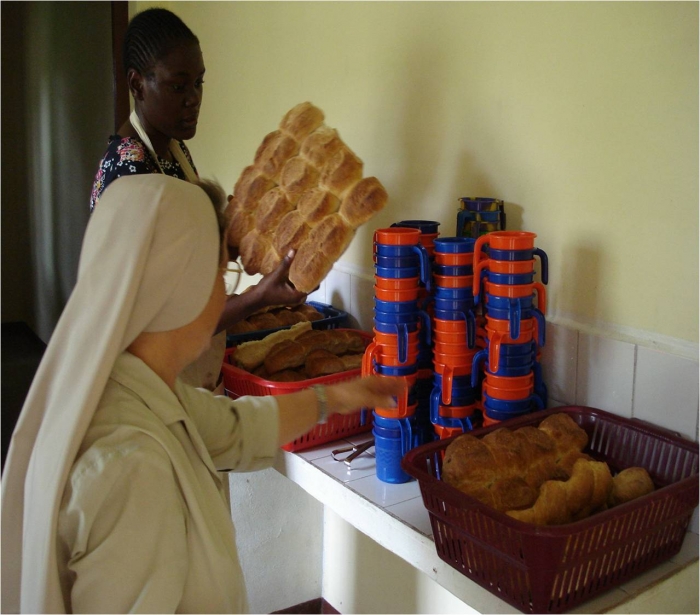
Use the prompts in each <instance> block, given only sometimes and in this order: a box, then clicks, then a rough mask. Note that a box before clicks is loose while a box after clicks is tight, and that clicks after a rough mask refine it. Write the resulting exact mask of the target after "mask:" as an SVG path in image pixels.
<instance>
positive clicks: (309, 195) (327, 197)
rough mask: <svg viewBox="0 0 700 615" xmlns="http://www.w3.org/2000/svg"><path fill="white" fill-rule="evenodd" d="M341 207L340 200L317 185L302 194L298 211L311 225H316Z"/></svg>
mask: <svg viewBox="0 0 700 615" xmlns="http://www.w3.org/2000/svg"><path fill="white" fill-rule="evenodd" d="M339 207H340V200H339V199H338V197H336V196H335V195H333V194H331V193H330V192H328V191H327V190H324V189H323V188H319V187H315V188H311V190H307V191H306V192H304V194H302V195H301V198H300V199H299V202H298V203H297V211H298V212H299V215H300V216H301V217H302V218H303V219H304V221H305V222H306V224H308V225H309V226H315V225H316V224H318V223H319V222H320V221H321V220H323V219H324V218H325V217H326V216H329V215H330V214H334V213H335V212H337V211H338V208H339Z"/></svg>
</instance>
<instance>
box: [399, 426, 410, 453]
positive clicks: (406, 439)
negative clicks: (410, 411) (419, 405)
mask: <svg viewBox="0 0 700 615" xmlns="http://www.w3.org/2000/svg"><path fill="white" fill-rule="evenodd" d="M399 425H400V426H401V450H402V451H403V455H406V453H408V451H410V450H411V448H413V432H412V429H411V419H409V418H402V419H399Z"/></svg>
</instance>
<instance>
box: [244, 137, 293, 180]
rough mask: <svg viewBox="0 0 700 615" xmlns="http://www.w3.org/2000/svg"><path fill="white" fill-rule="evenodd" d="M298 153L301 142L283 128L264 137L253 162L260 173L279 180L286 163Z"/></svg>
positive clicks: (270, 178)
mask: <svg viewBox="0 0 700 615" xmlns="http://www.w3.org/2000/svg"><path fill="white" fill-rule="evenodd" d="M298 153H299V143H297V142H296V141H295V140H294V139H292V138H291V137H290V136H289V135H286V134H284V133H283V132H282V131H281V130H275V131H274V132H271V133H269V134H268V135H267V136H266V137H265V138H264V139H263V142H262V143H261V144H260V147H258V150H257V151H256V152H255V157H254V162H253V164H254V166H255V168H256V169H257V170H258V172H259V173H261V174H262V175H264V176H265V177H266V178H268V179H269V180H271V181H273V182H277V181H278V180H279V176H280V173H281V172H282V167H284V164H285V163H286V162H287V160H289V159H290V158H292V157H293V156H296V155H297V154H298ZM273 185H274V184H273Z"/></svg>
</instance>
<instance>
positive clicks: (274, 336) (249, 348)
mask: <svg viewBox="0 0 700 615" xmlns="http://www.w3.org/2000/svg"><path fill="white" fill-rule="evenodd" d="M306 331H311V323H310V322H300V323H298V324H296V325H293V326H292V327H291V328H289V329H283V330H282V331H275V332H274V333H270V334H269V335H268V336H266V337H264V338H263V339H261V340H253V341H251V342H244V343H243V344H241V345H240V346H238V347H237V348H236V353H235V355H234V359H235V361H236V364H237V365H238V366H239V367H241V368H242V369H244V370H246V371H248V372H251V373H252V372H253V371H254V370H255V369H256V368H258V367H260V366H261V365H262V364H263V363H264V361H265V357H266V356H267V353H268V352H269V351H270V348H272V347H273V346H274V345H275V344H277V343H278V342H281V341H283V340H293V339H294V338H296V337H298V336H300V335H301V334H302V333H305V332H306Z"/></svg>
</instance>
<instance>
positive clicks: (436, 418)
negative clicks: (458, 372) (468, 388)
mask: <svg viewBox="0 0 700 615" xmlns="http://www.w3.org/2000/svg"><path fill="white" fill-rule="evenodd" d="M440 396H441V393H440V389H439V388H438V387H435V388H434V389H433V392H432V393H431V395H430V422H431V423H432V424H433V425H440V426H441V427H457V428H461V429H462V431H463V432H465V433H466V432H467V431H471V430H472V429H474V426H473V424H472V421H471V419H470V418H469V417H468V416H465V417H463V418H453V417H450V416H440ZM442 405H443V406H444V405H445V404H442ZM470 405H471V404H465V406H470Z"/></svg>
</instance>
